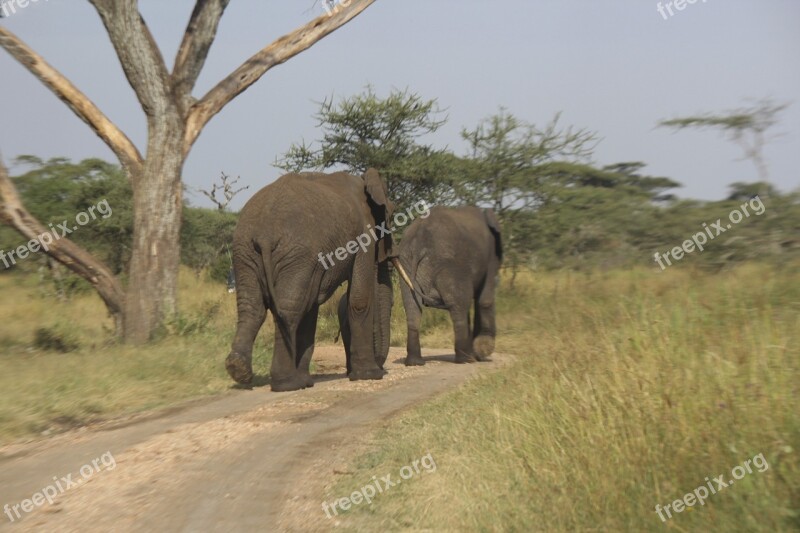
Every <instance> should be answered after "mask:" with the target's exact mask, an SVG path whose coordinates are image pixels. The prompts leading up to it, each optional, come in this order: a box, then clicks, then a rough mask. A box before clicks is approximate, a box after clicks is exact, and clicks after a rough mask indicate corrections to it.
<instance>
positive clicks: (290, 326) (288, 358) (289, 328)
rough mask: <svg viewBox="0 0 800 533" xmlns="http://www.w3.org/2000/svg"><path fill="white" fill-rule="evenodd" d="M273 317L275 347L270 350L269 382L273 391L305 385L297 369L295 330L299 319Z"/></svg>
mask: <svg viewBox="0 0 800 533" xmlns="http://www.w3.org/2000/svg"><path fill="white" fill-rule="evenodd" d="M273 317H274V318H275V321H274V322H275V348H274V350H273V352H272V366H271V367H270V383H271V387H272V390H273V391H275V392H285V391H293V390H298V389H304V388H305V387H306V381H305V378H304V377H302V376H301V375H300V373H299V372H298V371H297V365H296V359H295V357H296V356H295V354H296V353H297V344H296V340H297V330H298V329H299V325H300V324H299V323H300V320H299V319H295V318H288V319H287V318H283V319H279V318H278V317H277V316H275V313H273Z"/></svg>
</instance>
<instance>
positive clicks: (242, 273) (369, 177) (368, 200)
mask: <svg viewBox="0 0 800 533" xmlns="http://www.w3.org/2000/svg"><path fill="white" fill-rule="evenodd" d="M393 212H394V204H392V202H391V201H390V200H389V198H388V197H387V192H386V186H385V184H384V182H383V180H382V179H381V177H380V175H379V173H378V171H377V170H375V169H372V168H370V169H368V170H367V171H366V172H365V173H364V174H363V176H354V175H351V174H348V173H345V172H337V173H333V174H323V173H318V172H303V173H290V174H286V175H284V176H282V177H280V178H279V179H278V180H276V181H275V182H274V183H271V184H270V185H267V186H266V187H264V188H263V189H261V190H260V191H258V192H257V193H256V194H255V195H253V197H252V198H251V199H250V200H249V201H248V202H247V204H245V206H244V208H242V211H241V213H240V216H239V221H238V223H237V225H236V229H235V230H234V236H233V246H232V254H233V268H234V271H235V274H236V306H237V315H238V316H237V324H236V333H235V336H234V339H233V343H232V347H231V351H230V353H229V355H228V356H227V358H226V360H225V367H226V370H227V371H228V374H229V375H230V376H231V377H232V378H233V379H234V380H235V381H237V382H239V383H242V384H249V383H251V382H252V379H253V370H252V352H253V342H254V341H255V338H256V335H257V334H258V330H259V329H260V328H261V325H262V324H263V322H264V319H265V318H266V313H267V310H269V311H270V312H271V313H272V317H273V322H274V323H275V341H274V342H275V349H274V352H273V356H272V366H271V370H270V378H271V379H270V385H271V388H272V390H273V391H276V392H280V391H291V390H298V389H303V388H305V387H312V386H313V385H314V380H313V378H312V377H311V375H310V372H309V366H310V364H311V356H312V354H313V351H314V338H315V334H316V325H317V316H318V313H319V306H320V305H321V304H323V303H325V302H326V301H327V300H328V299H329V298H330V297H331V296H332V295H333V294H334V292H335V291H336V289H337V288H338V287H339V286H340V285H341V284H342V283H344V282H345V281H347V282H348V285H347V294H348V304H349V305H348V308H347V315H348V320H349V323H350V324H351V330H352V331H351V339H350V340H351V343H350V351H351V356H352V361H351V363H352V368H348V377H349V378H350V379H351V380H353V381H355V380H364V379H382V377H383V375H384V373H385V372H384V370H383V364H384V362H385V361H386V357H387V355H388V352H389V335H390V331H389V326H390V313H391V306H392V282H391V276H390V272H389V260H390V257H391V256H392V254H393V247H392V236H391V231H392V229H391V225H390V224H391V220H392V214H393ZM350 366H351V365H348V367H350Z"/></svg>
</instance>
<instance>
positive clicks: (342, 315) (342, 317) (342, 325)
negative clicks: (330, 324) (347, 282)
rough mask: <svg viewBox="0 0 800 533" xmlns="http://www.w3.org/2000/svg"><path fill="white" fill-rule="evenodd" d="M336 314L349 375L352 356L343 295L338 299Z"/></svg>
mask: <svg viewBox="0 0 800 533" xmlns="http://www.w3.org/2000/svg"><path fill="white" fill-rule="evenodd" d="M338 314H339V331H340V332H341V334H342V344H344V355H345V361H346V363H347V373H348V374H350V371H351V370H352V369H353V366H352V362H351V358H352V354H351V353H350V339H351V335H350V323H349V322H348V321H347V295H346V294H343V295H342V297H341V298H340V299H339V305H338Z"/></svg>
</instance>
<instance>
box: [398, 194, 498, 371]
mask: <svg viewBox="0 0 800 533" xmlns="http://www.w3.org/2000/svg"><path fill="white" fill-rule="evenodd" d="M502 260H503V244H502V237H501V232H500V223H499V221H498V219H497V215H496V214H495V213H494V211H492V210H491V209H480V208H478V207H472V206H464V207H441V206H438V207H434V208H432V209H431V212H430V216H428V217H427V218H424V219H417V220H415V221H414V222H413V223H412V224H411V225H410V226H409V227H408V229H407V230H406V232H405V234H404V235H403V239H402V241H401V242H400V246H399V257H398V258H397V259H396V260H394V265H395V266H396V268H397V270H398V271H399V273H400V276H401V278H403V280H404V281H405V283H401V284H400V291H401V293H402V296H403V307H404V308H405V311H406V321H407V324H408V339H407V343H406V347H407V356H406V360H405V364H406V365H408V366H414V365H424V364H425V360H424V359H423V358H422V354H421V351H420V344H419V325H420V318H421V316H422V306H423V305H424V306H427V307H433V308H437V309H447V310H449V311H450V318H451V320H452V322H453V330H454V335H455V353H456V357H455V361H456V363H471V362H475V361H476V360H478V361H491V354H492V352H494V342H495V337H496V335H497V331H496V326H495V288H496V286H497V274H498V271H499V269H500V265H501V263H502ZM398 261H399V263H398ZM473 301H474V317H473V318H474V323H473V327H472V328H470V324H469V307H470V304H471V303H472V302H473Z"/></svg>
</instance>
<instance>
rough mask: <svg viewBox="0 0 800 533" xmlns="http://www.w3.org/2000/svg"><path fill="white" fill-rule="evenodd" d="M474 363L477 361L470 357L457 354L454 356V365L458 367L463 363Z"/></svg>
mask: <svg viewBox="0 0 800 533" xmlns="http://www.w3.org/2000/svg"><path fill="white" fill-rule="evenodd" d="M475 361H477V359H475V358H474V357H473V356H471V355H465V354H463V353H457V354H456V363H458V364H460V365H462V364H464V363H474V362H475Z"/></svg>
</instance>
